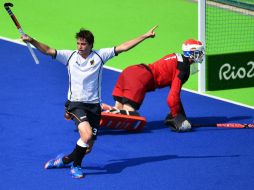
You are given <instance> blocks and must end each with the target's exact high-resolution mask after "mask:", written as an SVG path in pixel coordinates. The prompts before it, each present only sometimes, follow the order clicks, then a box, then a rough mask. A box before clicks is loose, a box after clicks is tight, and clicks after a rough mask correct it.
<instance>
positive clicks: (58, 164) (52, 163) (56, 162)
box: [44, 154, 70, 169]
mask: <svg viewBox="0 0 254 190" xmlns="http://www.w3.org/2000/svg"><path fill="white" fill-rule="evenodd" d="M63 157H64V154H59V155H57V157H56V158H54V159H51V160H49V161H47V163H46V164H45V166H44V168H45V169H52V168H66V167H70V165H69V164H64V163H63Z"/></svg>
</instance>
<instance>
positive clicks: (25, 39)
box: [21, 34, 33, 43]
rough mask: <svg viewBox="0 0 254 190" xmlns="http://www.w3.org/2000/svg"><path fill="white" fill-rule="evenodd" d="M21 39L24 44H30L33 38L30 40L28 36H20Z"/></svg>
mask: <svg viewBox="0 0 254 190" xmlns="http://www.w3.org/2000/svg"><path fill="white" fill-rule="evenodd" d="M21 39H22V40H23V41H24V42H29V43H31V42H32V41H33V38H31V37H30V36H28V35H26V34H25V35H22V36H21Z"/></svg>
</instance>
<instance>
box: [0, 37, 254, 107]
mask: <svg viewBox="0 0 254 190" xmlns="http://www.w3.org/2000/svg"><path fill="white" fill-rule="evenodd" d="M0 39H2V40H5V41H8V42H12V43H16V44H19V45H23V46H26V44H25V43H23V42H21V41H19V40H13V39H9V38H5V37H2V36H0ZM103 67H104V68H106V69H109V70H112V71H116V72H121V71H122V70H121V69H115V68H113V67H109V66H105V65H104V66H103ZM183 90H185V91H187V92H191V93H194V94H198V95H201V96H206V97H209V98H213V99H216V100H220V101H224V102H228V103H231V104H235V105H238V106H242V107H246V108H250V109H254V107H253V106H249V105H246V104H242V103H239V102H235V101H231V100H227V99H224V98H219V97H217V96H213V95H209V94H204V93H198V92H197V91H194V90H190V89H186V88H183Z"/></svg>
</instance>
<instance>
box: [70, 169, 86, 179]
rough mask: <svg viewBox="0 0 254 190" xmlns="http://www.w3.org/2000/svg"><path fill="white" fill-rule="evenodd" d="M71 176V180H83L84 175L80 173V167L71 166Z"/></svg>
mask: <svg viewBox="0 0 254 190" xmlns="http://www.w3.org/2000/svg"><path fill="white" fill-rule="evenodd" d="M71 175H72V177H73V178H77V179H79V178H83V177H84V174H83V172H82V168H81V167H80V166H76V167H75V166H71Z"/></svg>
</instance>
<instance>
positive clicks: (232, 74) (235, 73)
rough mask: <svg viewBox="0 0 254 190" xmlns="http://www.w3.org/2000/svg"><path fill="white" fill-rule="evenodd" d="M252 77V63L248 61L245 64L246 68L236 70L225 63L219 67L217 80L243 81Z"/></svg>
mask: <svg viewBox="0 0 254 190" xmlns="http://www.w3.org/2000/svg"><path fill="white" fill-rule="evenodd" d="M252 77H254V62H253V61H250V62H248V63H247V68H244V67H240V68H236V67H235V66H231V65H230V64H229V63H225V64H223V65H222V66H221V67H220V71H219V79H220V80H223V79H224V80H230V79H233V80H235V79H237V78H239V79H244V78H252Z"/></svg>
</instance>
